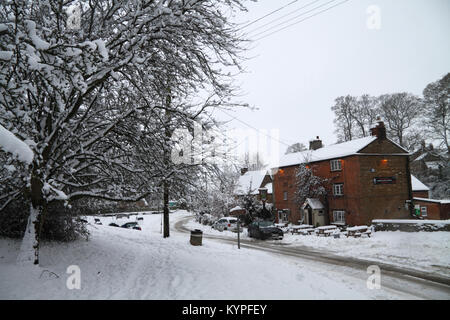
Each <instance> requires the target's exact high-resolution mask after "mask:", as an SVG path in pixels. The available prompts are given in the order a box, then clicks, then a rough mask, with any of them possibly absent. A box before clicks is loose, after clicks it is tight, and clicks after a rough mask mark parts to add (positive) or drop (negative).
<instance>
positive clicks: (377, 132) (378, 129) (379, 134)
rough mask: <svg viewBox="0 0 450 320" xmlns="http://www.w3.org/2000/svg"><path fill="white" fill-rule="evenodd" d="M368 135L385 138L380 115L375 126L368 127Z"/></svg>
mask: <svg viewBox="0 0 450 320" xmlns="http://www.w3.org/2000/svg"><path fill="white" fill-rule="evenodd" d="M370 135H372V136H377V138H378V140H383V139H386V127H385V126H384V122H383V121H381V118H380V117H378V118H377V126H376V127H375V128H370Z"/></svg>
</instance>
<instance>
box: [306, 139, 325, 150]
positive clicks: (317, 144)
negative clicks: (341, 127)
mask: <svg viewBox="0 0 450 320" xmlns="http://www.w3.org/2000/svg"><path fill="white" fill-rule="evenodd" d="M320 148H322V140H320V139H319V136H317V137H316V140H312V141H310V142H309V150H317V149H320Z"/></svg>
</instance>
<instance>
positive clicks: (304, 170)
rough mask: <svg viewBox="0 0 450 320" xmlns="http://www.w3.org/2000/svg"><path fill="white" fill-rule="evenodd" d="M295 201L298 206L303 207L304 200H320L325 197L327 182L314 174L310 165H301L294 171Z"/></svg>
mask: <svg viewBox="0 0 450 320" xmlns="http://www.w3.org/2000/svg"><path fill="white" fill-rule="evenodd" d="M295 179H296V192H295V195H296V201H297V204H298V205H299V206H301V205H303V204H304V203H305V201H306V198H320V197H323V196H326V194H327V190H326V187H325V185H326V182H327V180H326V179H324V178H321V177H319V176H317V175H316V174H314V170H313V168H312V167H311V165H310V164H306V163H302V164H300V165H299V166H298V168H297V171H296V176H295Z"/></svg>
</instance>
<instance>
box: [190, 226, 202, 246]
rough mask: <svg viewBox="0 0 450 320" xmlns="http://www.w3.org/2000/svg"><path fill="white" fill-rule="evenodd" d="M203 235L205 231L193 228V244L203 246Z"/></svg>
mask: <svg viewBox="0 0 450 320" xmlns="http://www.w3.org/2000/svg"><path fill="white" fill-rule="evenodd" d="M202 237H203V231H202V230H198V229H195V230H192V231H191V244H192V245H193V246H201V245H202Z"/></svg>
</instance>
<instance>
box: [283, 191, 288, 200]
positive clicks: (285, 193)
mask: <svg viewBox="0 0 450 320" xmlns="http://www.w3.org/2000/svg"><path fill="white" fill-rule="evenodd" d="M283 200H287V191H285V192H283Z"/></svg>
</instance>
